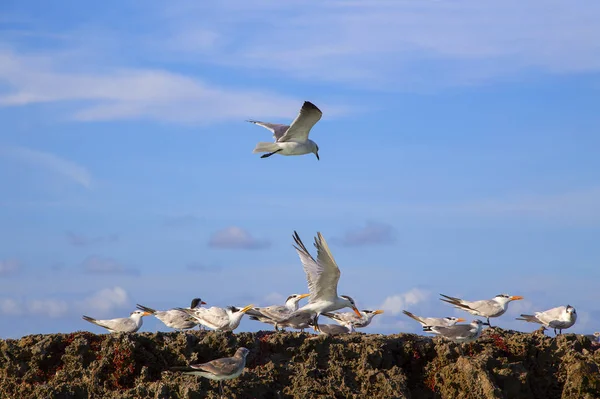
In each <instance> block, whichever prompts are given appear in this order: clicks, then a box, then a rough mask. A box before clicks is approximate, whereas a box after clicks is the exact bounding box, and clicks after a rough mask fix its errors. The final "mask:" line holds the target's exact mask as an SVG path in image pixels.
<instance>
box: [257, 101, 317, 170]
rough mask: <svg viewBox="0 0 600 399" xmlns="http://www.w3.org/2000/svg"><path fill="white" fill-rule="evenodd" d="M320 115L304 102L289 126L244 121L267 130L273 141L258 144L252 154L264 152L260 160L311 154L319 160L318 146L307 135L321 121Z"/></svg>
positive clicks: (314, 107)
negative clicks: (272, 156)
mask: <svg viewBox="0 0 600 399" xmlns="http://www.w3.org/2000/svg"><path fill="white" fill-rule="evenodd" d="M321 115H323V113H322V112H321V110H320V109H319V108H317V106H316V105H314V104H313V103H311V102H309V101H305V102H304V104H303V105H302V108H301V109H300V113H298V116H297V117H296V119H294V121H293V122H292V124H291V125H289V126H288V125H280V124H276V123H269V122H260V121H255V120H248V121H246V122H250V123H254V124H255V125H259V126H262V127H264V128H266V129H269V130H270V131H271V132H272V133H273V138H274V139H275V142H274V143H266V142H260V143H258V144H257V145H256V148H254V151H252V153H253V154H256V153H259V152H266V154H264V155H262V156H261V158H267V157H270V156H271V155H273V154H281V155H304V154H310V153H313V154H315V156H316V157H317V160H319V146H318V145H317V143H315V142H314V141H312V140H310V139H309V138H308V134H309V133H310V129H312V127H313V126H314V125H315V123H317V122H318V121H319V119H321Z"/></svg>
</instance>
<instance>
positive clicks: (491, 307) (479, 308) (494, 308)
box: [440, 294, 523, 327]
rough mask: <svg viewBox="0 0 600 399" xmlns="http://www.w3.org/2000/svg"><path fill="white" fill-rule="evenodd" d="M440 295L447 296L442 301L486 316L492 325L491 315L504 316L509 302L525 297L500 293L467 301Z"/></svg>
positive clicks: (488, 322)
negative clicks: (489, 297) (487, 297)
mask: <svg viewBox="0 0 600 399" xmlns="http://www.w3.org/2000/svg"><path fill="white" fill-rule="evenodd" d="M440 295H441V296H443V297H444V298H445V299H444V298H440V300H441V301H444V302H448V303H450V304H452V305H454V307H456V308H457V309H461V310H464V311H467V312H469V313H471V314H472V315H475V316H482V317H485V318H486V319H487V323H486V324H487V325H488V326H490V327H491V326H492V325H491V324H490V317H499V316H502V315H503V314H504V313H505V312H506V310H507V309H508V303H509V302H511V301H518V300H520V299H523V297H522V296H519V295H512V296H511V295H507V294H499V295H496V296H495V297H493V298H492V299H483V300H481V301H465V300H464V299H460V298H454V297H451V296H447V295H444V294H440Z"/></svg>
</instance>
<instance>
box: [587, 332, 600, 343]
mask: <svg viewBox="0 0 600 399" xmlns="http://www.w3.org/2000/svg"><path fill="white" fill-rule="evenodd" d="M584 337H586V338H587V339H589V340H590V341H592V345H594V346H598V345H600V332H595V333H593V334H586V335H584Z"/></svg>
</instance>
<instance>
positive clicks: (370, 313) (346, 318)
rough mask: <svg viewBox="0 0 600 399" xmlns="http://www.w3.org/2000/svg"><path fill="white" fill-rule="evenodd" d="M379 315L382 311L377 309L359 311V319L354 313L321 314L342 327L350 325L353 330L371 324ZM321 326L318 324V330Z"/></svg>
mask: <svg viewBox="0 0 600 399" xmlns="http://www.w3.org/2000/svg"><path fill="white" fill-rule="evenodd" d="M381 313H383V310H381V309H377V310H361V311H360V314H361V317H358V316H357V315H356V314H355V313H354V312H335V313H329V312H327V313H323V316H327V317H329V318H330V319H333V320H335V321H337V322H338V324H341V325H342V326H346V325H348V324H351V325H352V327H353V328H364V327H366V326H368V325H369V324H371V320H373V317H375V316H377V315H378V314H381ZM322 325H323V324H320V325H319V328H320V327H321V326H322Z"/></svg>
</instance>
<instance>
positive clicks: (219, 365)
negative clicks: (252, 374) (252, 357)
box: [171, 347, 250, 396]
mask: <svg viewBox="0 0 600 399" xmlns="http://www.w3.org/2000/svg"><path fill="white" fill-rule="evenodd" d="M248 353H250V351H249V350H248V349H246V348H244V347H241V348H238V350H236V351H235V354H234V355H233V356H232V357H223V358H220V359H215V360H211V361H210V362H206V363H201V364H190V365H189V366H184V367H180V366H176V367H171V370H172V371H182V372H183V374H190V375H197V376H200V377H204V378H208V379H209V380H213V381H219V393H220V394H221V396H223V381H224V380H232V379H234V378H237V377H239V376H240V375H241V374H242V372H243V371H244V367H246V356H248Z"/></svg>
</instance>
